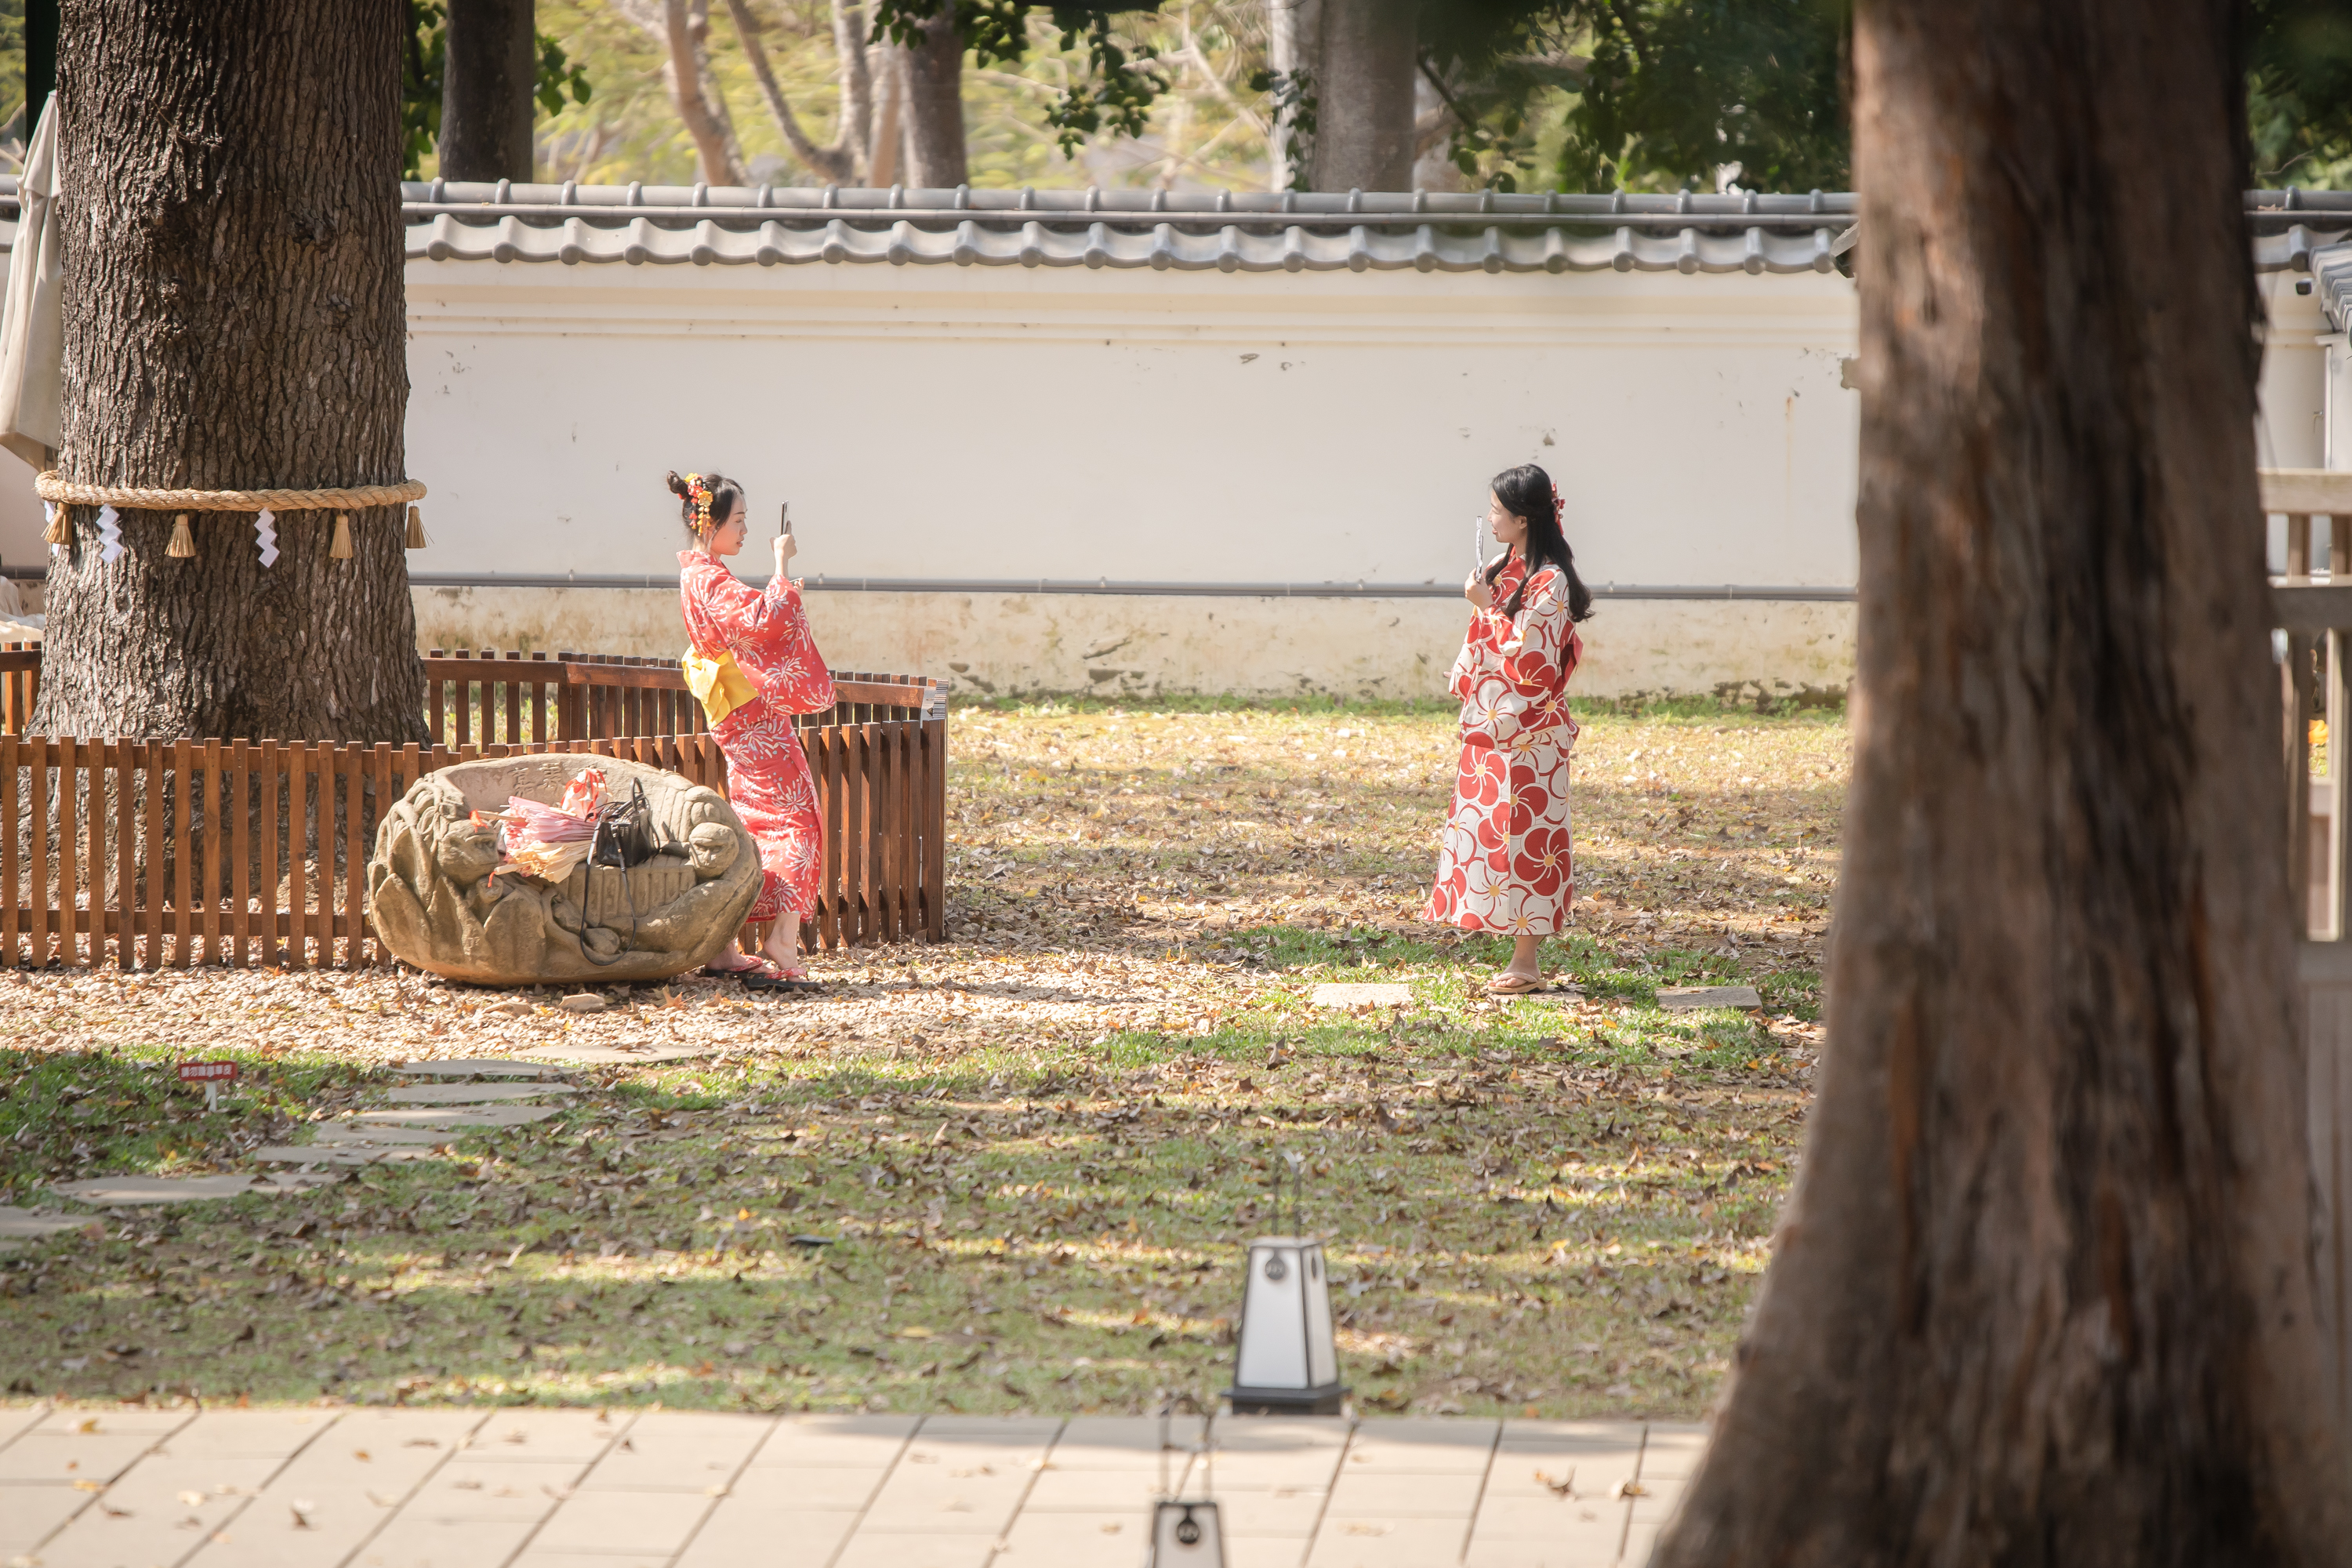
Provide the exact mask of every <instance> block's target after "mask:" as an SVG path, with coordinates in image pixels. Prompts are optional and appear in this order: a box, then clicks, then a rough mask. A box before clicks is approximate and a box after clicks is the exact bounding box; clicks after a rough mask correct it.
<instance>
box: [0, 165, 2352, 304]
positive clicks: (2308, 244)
mask: <svg viewBox="0 0 2352 1568" xmlns="http://www.w3.org/2000/svg"><path fill="white" fill-rule="evenodd" d="M15 198H16V180H15V179H14V177H12V176H0V211H5V210H6V209H9V208H13V207H14V205H15ZM401 201H402V208H403V211H404V213H405V215H406V216H407V219H408V241H407V248H408V256H409V258H411V259H412V260H433V261H561V262H566V263H579V262H626V263H629V264H631V265H644V264H655V265H665V264H667V265H677V264H687V263H691V264H694V265H697V266H738V267H740V266H752V265H758V266H780V265H790V264H795V263H801V262H811V261H832V262H891V263H895V264H899V265H906V264H915V265H938V264H953V265H957V266H967V267H1015V266H1018V267H1113V268H1139V267H1149V268H1174V269H1178V270H1184V271H1206V270H1212V269H1213V270H1217V271H1223V272H1276V271H1289V272H1302V271H1334V270H1339V269H1341V268H1346V269H1349V270H1352V271H1358V272H1362V271H1370V270H1387V269H1398V268H1417V269H1418V270H1421V271H1424V272H1482V271H1483V272H1570V271H1577V272H1583V271H1600V270H1610V269H1613V270H1615V271H1619V272H1636V271H1639V272H1685V273H1689V272H1748V273H1760V272H1827V271H1830V270H1832V269H1833V268H1834V267H1835V265H1836V258H1838V257H1839V256H1840V255H1841V254H1843V252H1844V251H1845V250H1847V249H1849V248H1850V247H1852V246H1853V237H1854V227H1853V226H1854V222H1855V215H1856V205H1857V204H1856V202H1855V199H1854V197H1853V195H1845V194H1825V193H1822V192H1820V191H1815V192H1812V193H1811V194H1809V195H1730V196H1714V195H1689V194H1683V195H1624V194H1622V193H1620V194H1618V195H1558V194H1551V195H1501V194H1496V193H1494V192H1483V193H1472V194H1467V195H1457V194H1450V193H1433V192H1412V193H1373V192H1350V193H1349V194H1347V195H1336V194H1314V195H1308V194H1303V193H1284V194H1281V195H1263V194H1239V193H1234V192H1219V193H1206V194H1203V193H1185V194H1175V193H1170V192H1165V191H1137V190H1099V189H1097V190H1084V191H1076V190H1052V191H1029V190H1023V191H997V190H988V191H976V190H972V189H971V188H970V187H968V186H959V187H958V188H956V189H954V190H905V189H898V188H893V189H891V190H887V191H877V190H854V189H842V188H839V187H835V186H825V187H823V188H814V187H808V186H772V185H761V186H757V187H751V186H709V185H641V184H632V185H580V184H562V185H551V184H550V185H519V184H508V183H507V182H504V181H500V182H499V183H498V184H455V183H450V182H446V181H441V180H435V181H431V182H417V181H410V182H405V183H404V184H402V186H401ZM2246 215H2247V227H2248V229H2249V230H2250V232H2251V238H2252V246H2253V253H2254V264H2255V266H2256V267H2257V268H2260V269H2262V270H2263V271H2278V270H2291V271H2298V272H2300V271H2307V270H2310V269H2312V268H2313V265H2314V258H2315V256H2317V255H2319V254H2320V253H2322V252H2325V251H2326V249H2327V247H2329V246H2331V245H2335V244H2337V243H2339V242H2344V241H2347V238H2352V193H2347V192H2333V191H2296V190H2286V191H2249V192H2247V193H2246ZM14 228H15V226H14V224H13V223H12V222H0V247H5V244H6V242H7V241H8V240H9V239H12V238H13V237H14ZM2346 287H2347V288H2352V282H2347V285H2346ZM2337 309H2338V307H2336V306H2331V310H2337ZM2339 319H2340V316H2339Z"/></svg>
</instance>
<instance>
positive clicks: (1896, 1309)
mask: <svg viewBox="0 0 2352 1568" xmlns="http://www.w3.org/2000/svg"><path fill="white" fill-rule="evenodd" d="M2229 9H2230V8H2229V6H2228V5H2226V4H2224V3H2222V0H2032V3H2026V0H1973V3H1971V0H1955V3H1952V4H1946V5H1917V4H1911V5H1895V4H1887V3H1885V0H1880V3H1878V4H1865V5H1863V6H1861V7H1860V9H1859V11H1858V13H1857V17H1856V24H1855V60H1856V65H1857V68H1858V93H1857V102H1856V123H1855V137H1854V142H1855V164H1856V169H1857V172H1858V174H1859V184H1860V189H1861V192H1862V195H1863V210H1862V215H1861V224H1862V254H1861V258H1860V262H1859V276H1860V279H1861V282H1862V289H1863V350H1862V359H1861V365H1862V371H1863V374H1864V383H1863V426H1862V454H1863V458H1862V496H1861V506H1860V521H1861V542H1862V584H1861V586H1862V593H1861V598H1862V611H1861V616H1862V619H1861V658H1860V671H1859V678H1858V680H1857V687H1856V704H1855V731H1854V748H1855V750H1854V771H1853V794H1852V799H1851V805H1850V808H1849V811H1848V815H1847V828H1846V857H1847V858H1846V866H1845V875H1844V880H1843V888H1842V889H1841V890H1840V894H1839V906H1838V921H1837V933H1836V938H1835V942H1836V947H1835V951H1834V957H1833V961H1832V971H1831V974H1832V988H1831V994H1830V1016H1829V1018H1830V1046H1829V1051H1828V1054H1827V1058H1826V1061H1825V1063H1824V1066H1823V1069H1822V1081H1821V1093H1820V1098H1819V1100H1818V1102H1817V1104H1816V1106H1815V1109H1814V1110H1813V1113H1812V1121H1811V1129H1810V1131H1809V1140H1810V1141H1809V1145H1808V1151H1807V1154H1806V1157H1805V1162H1804V1165H1803V1169H1802V1173H1801V1177H1800V1180H1799V1182H1798V1184H1797V1188H1796V1191H1795V1193H1794V1194H1793V1195H1792V1196H1791V1198H1790V1205H1789V1212H1788V1214H1787V1215H1786V1217H1785V1220H1784V1223H1783V1225H1782V1226H1781V1230H1780V1238H1779V1244H1778V1247H1777V1249H1776V1254H1775V1257H1774V1258H1773V1262H1772V1267H1771V1270H1770V1273H1769V1277H1768V1279H1767V1281H1766V1285H1765V1289H1764V1292H1763V1295H1762V1299H1761V1300H1760V1301H1759V1304H1758V1306H1757V1309H1756V1312H1755V1316H1754V1318H1753V1319H1752V1321H1751V1323H1750V1325H1749V1330H1748V1335H1747V1338H1746V1342H1745V1343H1744V1344H1743V1345H1742V1347H1741V1350H1740V1355H1739V1364H1738V1373H1737V1378H1736V1382H1735V1384H1734V1386H1733V1387H1732V1389H1731V1391H1730V1394H1729V1397H1728V1401H1727V1405H1726V1408H1725V1409H1724V1411H1723V1413H1722V1414H1721V1415H1720V1416H1719V1418H1718V1420H1717V1435H1716V1438H1715V1443H1714V1446H1713V1447H1712V1449H1711V1450H1710V1452H1709V1454H1708V1456H1707V1458H1706V1463H1705V1465H1704V1468H1702V1470H1701V1472H1700V1473H1699V1475H1698V1476H1697V1477H1696V1479H1695V1480H1694V1482H1693V1484H1692V1489H1691V1491H1690V1494H1689V1496H1688V1498H1687V1500H1686V1501H1685V1504H1684V1506H1683V1510H1682V1515H1681V1518H1680V1521H1679V1522H1678V1523H1677V1524H1676V1525H1675V1527H1674V1529H1673V1531H1672V1533H1671V1534H1670V1535H1669V1537H1668V1538H1667V1539H1666V1540H1665V1541H1664V1542H1662V1544H1661V1546H1660V1548H1659V1551H1658V1553H1657V1555H1656V1556H1655V1557H1654V1559H1653V1561H1654V1563H1661V1564H1668V1565H1673V1568H1683V1565H1696V1564H1706V1565H1707V1568H1732V1565H1737V1564H1758V1563H1771V1564H1774V1565H1776V1568H1779V1565H1787V1568H1811V1565H1819V1568H1864V1565H1870V1564H1883V1563H1919V1564H1927V1563H1933V1564H1950V1565H1952V1568H1960V1565H1964V1564H1965V1565H1968V1568H1977V1565H1980V1564H2013V1563H2016V1564H2021V1563H2032V1564H2045V1563H2046V1564H2053V1565H2059V1564H2063V1565H2064V1568H2098V1565H2102V1564H2116V1565H2118V1568H2121V1565H2124V1564H2129V1565H2130V1568H2158V1565H2162V1564H2173V1563H2178V1564H2192V1563H2193V1564H2199V1565H2201V1568H2203V1565H2211V1564H2220V1563H2247V1564H2253V1563H2262V1564H2267V1565H2273V1568H2276V1565H2280V1564H2311V1563H2341V1562H2344V1561H2346V1558H2347V1548H2352V1532H2347V1519H2346V1511H2347V1510H2346V1479H2347V1472H2346V1469H2345V1450H2344V1447H2343V1446H2342V1442H2341V1435H2340V1434H2339V1433H2338V1432H2336V1430H2335V1428H2334V1426H2333V1422H2332V1417H2331V1415H2330V1413H2329V1411H2328V1409H2327V1407H2326V1396H2325V1389H2326V1379H2325V1378H2324V1377H2323V1376H2322V1375H2321V1372H2322V1368H2323V1366H2324V1365H2325V1363H2326V1359H2327V1352H2326V1348H2325V1346H2324V1343H2323V1340H2322V1337H2321V1332H2320V1330H2319V1326H2318V1325H2317V1324H2316V1323H2315V1316H2314V1283H2313V1268H2312V1237H2313V1231H2312V1224H2311V1182H2310V1175H2309V1172H2308V1169H2307V1159H2306V1154H2305V1131H2304V1127H2303V1124H2302V1120H2301V1114H2300V1110H2299V1104H2300V1100H2301V1088H2302V1079H2303V1072H2304V1068H2303V1064H2302V1053H2301V1050H2300V1046H2299V1042H2298V1039H2297V1037H2296V1033H2295V1027H2296V1026H2295V1014H2296V1011H2297V1009H2296V1008H2295V1006H2294V941H2293V937H2294V933H2293V931H2292V929H2291V925H2290V911H2289V907H2288V900H2287V896H2286V884H2285V870H2284V868H2285V843H2284V838H2285V835H2284V813H2283V812H2282V810H2281V809H2280V802H2281V800H2282V799H2283V795H2282V791H2281V787H2280V785H2281V779H2280V745H2279V725H2280V717H2279V709H2278V698H2277V692H2278V678H2277V675H2276V672H2275V670H2274V668H2273V665H2272V663H2271V659H2270V655H2269V637H2268V635H2267V628H2268V626H2269V620H2268V617H2267V612H2266V605H2265V598H2266V595H2265V590H2264V584H2263V542H2262V541H2263V534H2262V529H2261V524H2260V519H2259V518H2258V516H2257V509H2256V504H2255V495H2254V483H2253V468H2254V452H2253V442H2252V432H2251V426H2252V416H2253V411H2254V392H2253V374H2254V368H2255V366H2254V361H2253V350H2252V346H2251V340H2250V336H2249V321H2250V317H2251V314H2252V309H2253V305H2252V289H2251V279H2250V277H2249V264H2248V256H2247V240H2246V232H2245V226H2244V223H2243V219H2242V216H2241V213H2240V210H2239V202H2240V198H2239V194H2238V191H2239V177H2240V172H2241V170H2242V166H2243V165H2242V161H2241V158H2240V155H2239V153H2238V147H2237V137H2236V136H2235V135H2234V134H2233V127H2235V126H2238V125H2240V124H2242V118H2241V117H2240V114H2239V110H2238V104H2237V95H2236V90H2235V89H2234V86H2233V81H2232V71H2231V48H2230V44H2229V19H2230V18H2229ZM2085 62H2095V63H2096V68H2095V69H2086V68H2085ZM2150 170H2161V171H2162V176H2161V177H2160V178H2155V179H2151V178H2149V177H2147V174H2148V171H2150Z"/></svg>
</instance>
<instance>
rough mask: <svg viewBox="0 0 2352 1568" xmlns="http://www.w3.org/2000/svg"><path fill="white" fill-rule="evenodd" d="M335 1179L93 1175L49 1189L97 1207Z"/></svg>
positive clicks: (282, 1191) (271, 1190)
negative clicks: (84, 1179) (82, 1180)
mask: <svg viewBox="0 0 2352 1568" xmlns="http://www.w3.org/2000/svg"><path fill="white" fill-rule="evenodd" d="M332 1180H334V1178H333V1177H331V1176H323V1177H322V1176H301V1175H282V1176H278V1175H272V1176H238V1175H227V1176H93V1177H91V1178H90V1179H89V1180H88V1181H86V1182H63V1183H60V1184H58V1185H57V1186H56V1187H54V1188H52V1189H51V1190H52V1191H54V1192H56V1193H57V1194H58V1195H59V1196H61V1197H68V1198H71V1199H73V1200H74V1201H75V1202H76V1203H84V1204H90V1205H96V1206H98V1207H100V1208H104V1207H108V1206H110V1205H115V1204H193V1203H202V1202H205V1201H206V1200H207V1199H211V1198H237V1197H243V1196H244V1195H245V1194H247V1193H260V1194H264V1195H266V1196H268V1197H284V1196H286V1195H287V1194H291V1193H302V1192H308V1191H310V1188H312V1187H314V1186H319V1185H321V1184H324V1183H326V1182H331V1181H332Z"/></svg>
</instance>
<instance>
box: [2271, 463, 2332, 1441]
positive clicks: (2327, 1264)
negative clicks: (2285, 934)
mask: <svg viewBox="0 0 2352 1568" xmlns="http://www.w3.org/2000/svg"><path fill="white" fill-rule="evenodd" d="M2262 506H2263V511H2264V512H2265V513H2268V514H2271V515H2273V516H2276V515H2279V514H2281V513H2284V515H2285V517H2286V572H2285V574H2284V576H2281V577H2277V578H2274V579H2273V580H2272V587H2271V601H2272V610H2273V626H2275V627H2276V628H2277V630H2278V633H2279V637H2280V650H2281V652H2282V654H2283V655H2284V657H2283V658H2282V659H2281V661H2280V665H2279V694H2280V697H2281V699H2282V700H2281V704H2280V707H2281V717H2282V718H2283V719H2284V723H2283V724H2282V725H2281V726H2280V737H2279V738H2280V743H2281V745H2282V747H2283V749H2284V753H2285V761H2286V766H2285V768H2284V774H2285V778H2286V786H2287V798H2286V802H2285V805H2286V819H2287V829H2288V832H2287V843H2288V857H2287V885H2288V887H2289V889H2291V890H2292V893H2293V898H2294V903H2293V905H2292V906H2291V907H2292V908H2293V909H2294V911H2295V912H2296V914H2297V915H2298V916H2299V917H2300V918H2301V920H2302V921H2303V928H2304V929H2303V931H2301V932H2300V933H2299V934H2300V935H2301V936H2302V938H2303V940H2302V941H2301V942H2299V943H2298V944H2297V947H2298V952H2297V969H2298V972H2299V973H2298V983H2299V988H2300V989H2301V991H2302V993H2303V994H2302V998H2301V1000H2302V1004H2303V1005H2302V1009H2301V1011H2302V1014H2303V1020H2304V1051H2305V1071H2306V1075H2307V1076H2306V1078H2305V1102H2304V1112H2305V1131H2306V1132H2307V1134H2308V1136H2309V1138H2310V1141H2311V1165H2312V1186H2313V1191H2314V1192H2315V1194H2316V1195H2317V1198H2318V1208H2319V1213H2318V1215H2317V1216H2316V1217H2317V1221H2318V1226H2317V1228H2318V1237H2317V1240H2318V1243H2319V1245H2318V1247H2317V1258H2316V1262H2317V1264H2318V1272H2319V1288H2320V1289H2319V1297H2320V1300H2319V1309H2320V1313H2321V1315H2322V1317H2323V1318H2324V1320H2325V1321H2326V1323H2327V1325H2328V1332H2329V1334H2330V1336H2331V1338H2332V1340H2333V1343H2334V1352H2335V1353H2334V1354H2333V1356H2332V1357H2331V1358H2330V1364H2329V1366H2328V1368H2327V1370H2326V1376H2327V1378H2328V1383H2329V1387H2328V1393H2329V1394H2330V1395H2331V1396H2332V1397H2333V1399H2334V1402H2335V1405H2336V1411H2337V1414H2338V1415H2339V1417H2340V1418H2342V1419H2344V1420H2347V1421H2352V831H2348V829H2352V751H2347V744H2346V735H2347V725H2352V474H2343V473H2324V472H2319V471H2316V470H2311V469H2284V470H2280V469H2270V470H2266V471H2265V472H2263V475H2262ZM2320 517H2325V518H2326V519H2327V523H2328V526H2327V546H2326V552H2324V553H2322V552H2318V551H2315V549H2314V545H2315V542H2316V541H2315V537H2314V536H2315V529H2314V526H2313V524H2314V522H2315V521H2316V520H2317V519H2318V518H2320ZM2315 722H2316V723H2324V724H2325V725H2326V729H2325V731H2315V728H2314V726H2315ZM2321 733H2324V734H2325V736H2326V741H2325V742H2324V744H2315V742H2316V741H2318V739H2319V735H2320V734H2321Z"/></svg>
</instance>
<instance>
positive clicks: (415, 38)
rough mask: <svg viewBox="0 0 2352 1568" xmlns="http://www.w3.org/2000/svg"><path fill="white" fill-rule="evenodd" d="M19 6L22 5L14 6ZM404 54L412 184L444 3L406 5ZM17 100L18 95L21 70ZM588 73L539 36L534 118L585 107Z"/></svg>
mask: <svg viewBox="0 0 2352 1568" xmlns="http://www.w3.org/2000/svg"><path fill="white" fill-rule="evenodd" d="M17 3H18V5H20V6H21V5H22V3H23V0H17ZM407 5H408V32H407V41H408V48H407V50H406V52H405V53H404V55H403V57H402V58H401V63H400V130H401V140H402V143H403V146H402V156H403V158H404V168H403V177H404V178H406V179H411V180H413V179H415V178H416V177H417V175H418V174H419V173H420V172H421V171H422V169H423V167H424V163H425V159H427V158H429V157H431V156H432V155H433V150H434V144H435V143H436V142H437V141H439V139H440V136H441V72H442V69H443V68H444V67H445V66H446V64H447V61H448V45H449V7H448V5H447V3H446V0H407ZM16 90H17V91H18V92H19V93H20V94H21V93H22V92H23V91H24V87H23V72H22V67H21V64H20V66H19V69H18V86H17V89H16ZM592 90H593V89H591V88H590V87H589V85H588V73H587V71H586V70H585V69H584V68H583V67H581V66H579V65H577V64H575V63H573V62H572V60H571V59H570V58H567V57H566V56H565V54H564V52H563V46H562V44H561V43H560V42H558V41H557V40H556V39H554V38H551V37H548V36H547V35H546V34H545V33H541V34H540V35H539V82H538V89H537V96H538V99H539V108H540V112H541V113H542V114H554V113H557V112H559V111H560V110H562V108H563V105H564V100H565V99H566V97H567V96H568V97H569V98H570V100H572V102H574V103H585V102H587V101H588V100H589V97H590V95H591V92H592Z"/></svg>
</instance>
